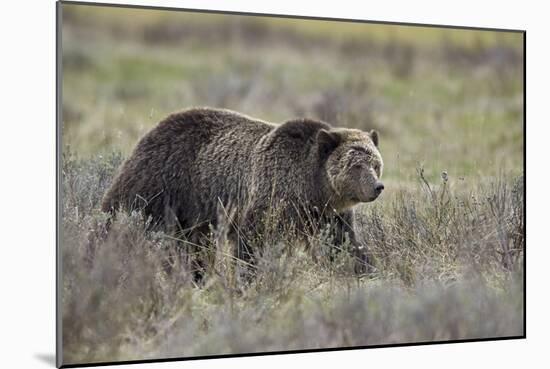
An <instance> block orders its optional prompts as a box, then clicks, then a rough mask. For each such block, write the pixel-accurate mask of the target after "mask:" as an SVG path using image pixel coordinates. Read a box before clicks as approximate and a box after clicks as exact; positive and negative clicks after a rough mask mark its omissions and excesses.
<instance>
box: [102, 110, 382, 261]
mask: <svg viewBox="0 0 550 369" xmlns="http://www.w3.org/2000/svg"><path fill="white" fill-rule="evenodd" d="M382 167H383V163H382V157H381V155H380V152H379V150H378V133H377V132H376V131H374V130H373V131H370V132H363V131H361V130H357V129H346V128H333V127H331V126H330V125H329V124H327V123H325V122H321V121H317V120H312V119H293V120H288V121H286V122H284V123H282V124H273V123H268V122H265V121H262V120H259V119H254V118H251V117H248V116H245V115H242V114H239V113H236V112H233V111H230V110H224V109H212V108H193V109H189V110H185V111H182V112H179V113H174V114H172V115H170V116H168V117H167V118H166V119H164V120H163V121H161V122H160V123H159V124H158V125H157V126H156V127H155V128H153V129H152V130H151V131H150V132H149V133H147V134H146V135H145V136H144V137H143V138H142V139H141V140H140V141H139V143H138V144H137V146H136V148H135V149H134V151H133V153H132V154H131V155H130V157H129V158H128V159H127V160H126V161H125V162H124V164H123V165H122V167H121V169H120V170H119V172H118V174H117V175H116V177H115V178H114V180H113V183H112V185H111V187H110V188H109V190H108V191H107V193H106V194H105V197H104V199H103V203H102V210H103V211H104V212H110V213H112V214H115V213H116V211H118V210H119V209H121V208H122V209H126V210H133V209H137V210H142V211H143V212H144V213H145V214H146V215H147V216H150V217H151V218H152V221H153V223H154V224H156V225H158V226H162V227H163V228H165V229H171V230H172V231H174V230H176V231H181V232H186V233H185V234H186V235H187V236H190V235H197V234H199V235H200V234H203V235H204V234H207V233H208V232H209V230H211V229H213V228H215V227H216V225H217V222H218V221H219V218H220V213H225V214H231V216H232V219H231V224H232V225H233V226H232V227H231V232H230V233H231V235H232V236H231V239H233V240H234V241H235V244H236V245H237V246H236V247H235V252H236V256H237V257H238V258H240V259H245V260H249V261H250V260H251V259H253V256H254V253H255V246H253V244H254V242H253V240H255V239H257V238H258V236H260V237H261V236H262V234H263V233H264V232H265V231H266V224H267V223H268V222H266V219H267V218H268V217H269V222H270V223H271V224H270V227H271V229H276V230H278V231H279V232H280V233H285V234H287V233H288V232H290V229H292V230H294V232H295V234H296V235H297V236H298V235H304V234H311V233H310V232H311V231H312V230H313V229H317V230H319V229H322V228H323V226H324V225H326V224H330V225H332V226H333V227H332V229H333V231H334V237H333V239H334V242H335V243H336V244H339V243H340V244H341V243H343V242H344V240H348V241H349V242H348V245H351V248H352V250H351V251H352V254H353V255H355V256H357V258H358V260H360V261H361V263H365V262H366V250H365V248H364V247H362V246H361V245H360V244H359V242H358V241H357V240H356V237H355V233H354V229H353V206H354V205H356V204H359V203H362V202H370V201H373V200H375V199H376V198H377V197H378V196H379V195H380V193H381V192H382V190H383V189H384V185H383V184H382V182H381V181H380V177H381V176H382ZM228 209H233V210H234V211H229V210H228ZM274 209H276V210H274ZM274 213H276V214H277V216H276V217H274V216H272V215H273V214H274ZM270 215H271V217H270ZM273 223H275V226H274V224H273ZM283 226H284V232H282V230H283ZM275 233H276V232H275ZM362 270H364V269H362Z"/></svg>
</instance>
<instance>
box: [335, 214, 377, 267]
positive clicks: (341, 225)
mask: <svg viewBox="0 0 550 369" xmlns="http://www.w3.org/2000/svg"><path fill="white" fill-rule="evenodd" d="M331 225H332V228H333V230H334V243H335V245H334V246H335V247H336V248H337V249H338V250H339V249H341V248H342V246H343V245H344V244H345V243H346V240H347V241H348V242H349V250H346V251H348V252H350V253H351V255H352V256H353V257H354V260H355V265H354V271H355V273H356V274H357V275H362V274H366V273H367V272H368V271H369V270H370V268H369V266H370V265H369V260H368V255H367V247H366V246H365V245H362V244H361V243H360V242H359V241H357V238H356V235H355V229H354V214H353V210H346V211H343V212H334V214H333V219H332V221H331Z"/></svg>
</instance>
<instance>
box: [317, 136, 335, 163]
mask: <svg viewBox="0 0 550 369" xmlns="http://www.w3.org/2000/svg"><path fill="white" fill-rule="evenodd" d="M317 144H318V146H319V154H320V155H321V157H327V156H328V155H329V154H330V153H331V152H332V151H333V150H334V149H335V148H336V147H337V146H338V145H339V144H340V136H339V135H338V134H337V133H336V132H329V131H327V130H326V129H321V130H319V132H317Z"/></svg>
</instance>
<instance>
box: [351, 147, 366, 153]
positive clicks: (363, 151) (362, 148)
mask: <svg viewBox="0 0 550 369" xmlns="http://www.w3.org/2000/svg"><path fill="white" fill-rule="evenodd" d="M351 152H360V153H363V154H368V151H367V149H365V148H364V147H361V146H353V147H352V148H351Z"/></svg>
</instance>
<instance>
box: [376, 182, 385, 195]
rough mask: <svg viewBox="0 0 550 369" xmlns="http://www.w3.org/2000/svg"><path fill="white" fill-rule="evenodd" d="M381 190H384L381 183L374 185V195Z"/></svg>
mask: <svg viewBox="0 0 550 369" xmlns="http://www.w3.org/2000/svg"><path fill="white" fill-rule="evenodd" d="M383 189H384V184H383V183H382V182H377V183H376V185H375V186H374V190H375V191H376V193H380V192H382V190H383Z"/></svg>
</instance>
